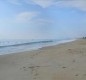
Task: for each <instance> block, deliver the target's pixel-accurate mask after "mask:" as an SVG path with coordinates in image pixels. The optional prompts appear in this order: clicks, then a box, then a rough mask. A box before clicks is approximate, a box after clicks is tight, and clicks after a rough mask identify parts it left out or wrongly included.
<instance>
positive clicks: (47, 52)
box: [0, 39, 86, 80]
mask: <svg viewBox="0 0 86 80" xmlns="http://www.w3.org/2000/svg"><path fill="white" fill-rule="evenodd" d="M0 80H86V40H85V39H80V40H76V41H73V42H68V43H63V44H60V45H56V46H50V47H45V48H41V49H39V50H34V51H28V52H22V53H15V54H7V55H0Z"/></svg>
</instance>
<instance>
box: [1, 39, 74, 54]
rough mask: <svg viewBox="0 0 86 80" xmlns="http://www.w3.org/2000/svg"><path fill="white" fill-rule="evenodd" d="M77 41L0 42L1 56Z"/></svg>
mask: <svg viewBox="0 0 86 80" xmlns="http://www.w3.org/2000/svg"><path fill="white" fill-rule="evenodd" d="M74 40H75V39H59V40H56V39H54V40H0V55H5V54H11V53H17V52H24V51H31V50H37V49H40V48H42V47H47V46H53V45H58V44H61V43H66V42H71V41H74Z"/></svg>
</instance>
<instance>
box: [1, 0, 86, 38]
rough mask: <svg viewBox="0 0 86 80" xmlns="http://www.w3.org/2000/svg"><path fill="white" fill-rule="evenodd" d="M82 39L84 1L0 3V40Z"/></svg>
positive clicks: (6, 0) (15, 0)
mask: <svg viewBox="0 0 86 80" xmlns="http://www.w3.org/2000/svg"><path fill="white" fill-rule="evenodd" d="M83 36H86V1H85V0H0V39H61V38H78V37H83Z"/></svg>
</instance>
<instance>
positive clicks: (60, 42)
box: [0, 39, 78, 56]
mask: <svg viewBox="0 0 86 80" xmlns="http://www.w3.org/2000/svg"><path fill="white" fill-rule="evenodd" d="M76 40H78V39H70V40H62V41H58V42H55V43H53V44H48V45H46V46H42V47H38V48H35V49H28V50H22V51H14V52H8V53H6V54H5V53H2V54H0V56H1V55H9V54H17V53H23V52H28V51H29V52H30V51H36V50H40V49H42V48H47V47H53V46H58V45H60V44H65V43H69V42H73V41H76Z"/></svg>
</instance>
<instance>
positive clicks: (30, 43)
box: [0, 40, 53, 48]
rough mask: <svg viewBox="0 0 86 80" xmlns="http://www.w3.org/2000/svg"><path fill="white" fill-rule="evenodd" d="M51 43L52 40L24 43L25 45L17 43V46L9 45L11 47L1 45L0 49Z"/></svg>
mask: <svg viewBox="0 0 86 80" xmlns="http://www.w3.org/2000/svg"><path fill="white" fill-rule="evenodd" d="M49 42H53V40H47V41H35V42H25V43H18V44H11V45H1V46H0V48H4V47H12V46H14V47H15V46H23V45H32V44H38V43H49Z"/></svg>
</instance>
